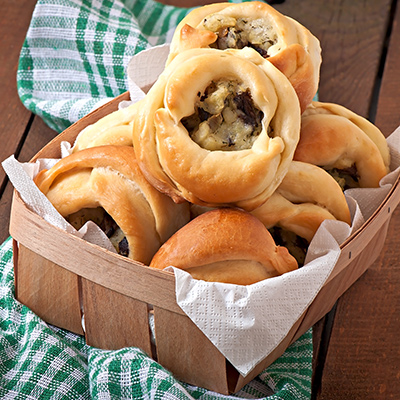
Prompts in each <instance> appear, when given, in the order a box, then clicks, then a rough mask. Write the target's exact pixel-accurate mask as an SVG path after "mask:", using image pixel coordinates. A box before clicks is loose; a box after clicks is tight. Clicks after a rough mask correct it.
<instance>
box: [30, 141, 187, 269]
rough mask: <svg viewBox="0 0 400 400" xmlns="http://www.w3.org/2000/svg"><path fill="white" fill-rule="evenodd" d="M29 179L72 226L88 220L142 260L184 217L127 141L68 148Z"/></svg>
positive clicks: (119, 248) (122, 250)
mask: <svg viewBox="0 0 400 400" xmlns="http://www.w3.org/2000/svg"><path fill="white" fill-rule="evenodd" d="M35 183H36V184H37V186H38V187H39V189H40V190H41V191H42V192H43V193H44V194H45V195H46V196H47V198H48V199H49V200H50V202H51V203H52V204H53V205H54V207H55V208H56V209H57V210H58V211H59V213H60V214H61V215H62V216H63V217H66V219H67V220H69V221H70V222H71V224H73V225H74V226H75V227H76V228H77V229H79V228H80V227H81V226H82V225H83V224H84V223H85V222H86V221H88V220H92V221H94V222H95V223H97V224H98V225H99V226H100V227H104V230H105V233H106V234H107V235H108V236H109V237H110V240H111V242H112V243H113V244H114V246H115V248H116V250H117V251H118V252H119V253H120V254H122V255H126V256H128V257H129V258H131V259H134V260H136V261H140V262H142V263H145V264H148V263H149V262H150V260H151V258H152V256H153V255H154V253H155V252H156V251H157V250H158V248H159V247H160V246H161V244H162V243H164V242H165V241H166V240H167V239H168V238H169V237H170V236H171V235H172V234H173V233H174V232H175V231H176V230H178V229H179V228H180V227H181V226H183V225H184V224H185V223H187V222H188V220H189V206H188V205H187V204H179V205H178V204H175V203H174V202H173V201H172V200H171V199H170V198H169V197H168V196H165V195H163V194H161V193H159V192H158V191H157V190H156V189H154V188H153V187H152V186H151V185H150V184H149V183H148V182H147V181H146V179H145V178H144V176H143V174H142V173H141V171H140V168H139V167H138V165H137V162H136V159H135V153H134V151H133V148H132V147H128V146H100V147H92V148H88V149H84V150H81V151H79V152H77V153H73V154H71V155H70V156H67V157H65V158H63V159H61V160H60V161H59V162H58V163H57V164H55V165H54V166H53V167H52V168H50V169H49V170H43V171H41V172H40V173H39V174H38V175H37V176H36V177H35Z"/></svg>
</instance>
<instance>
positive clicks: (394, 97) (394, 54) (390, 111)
mask: <svg viewBox="0 0 400 400" xmlns="http://www.w3.org/2000/svg"><path fill="white" fill-rule="evenodd" d="M399 14H400V9H399V8H397V10H396V15H395V18H394V21H393V27H392V34H391V37H390V42H389V48H388V54H387V58H386V63H385V68H384V72H383V77H382V85H381V90H380V96H379V100H378V107H377V114H376V120H375V123H376V125H377V126H379V128H380V129H381V130H382V132H383V133H384V134H385V135H386V136H388V135H390V134H391V133H392V132H393V131H394V130H395V129H396V128H397V127H398V126H399V125H400V113H399V93H400V74H399V65H400V51H399V50H400V16H399Z"/></svg>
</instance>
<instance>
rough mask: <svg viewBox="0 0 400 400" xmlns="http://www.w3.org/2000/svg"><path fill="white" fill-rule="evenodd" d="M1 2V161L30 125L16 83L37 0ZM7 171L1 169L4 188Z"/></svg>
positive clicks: (16, 147)
mask: <svg viewBox="0 0 400 400" xmlns="http://www.w3.org/2000/svg"><path fill="white" fill-rule="evenodd" d="M15 4H16V3H15V1H14V0H2V1H1V2H0V48H1V52H0V65H1V68H0V82H1V87H0V132H1V135H2V139H3V140H2V146H1V147H0V160H1V161H3V160H4V159H5V158H7V157H8V156H9V155H11V154H14V153H15V152H16V151H17V149H18V146H19V144H20V141H21V139H22V138H23V136H24V133H25V129H26V127H27V125H28V124H29V120H30V118H31V113H30V112H29V111H28V110H27V109H26V108H25V107H24V106H23V105H22V103H21V101H20V99H19V97H18V93H17V84H16V74H17V66H18V58H19V53H20V51H21V47H22V44H23V41H24V38H25V35H26V31H27V29H28V26H29V22H30V19H31V16H32V12H33V9H34V6H35V4H36V1H35V0H19V1H18V7H16V6H15ZM4 180H5V173H4V170H3V169H2V168H0V187H2V186H3V185H4Z"/></svg>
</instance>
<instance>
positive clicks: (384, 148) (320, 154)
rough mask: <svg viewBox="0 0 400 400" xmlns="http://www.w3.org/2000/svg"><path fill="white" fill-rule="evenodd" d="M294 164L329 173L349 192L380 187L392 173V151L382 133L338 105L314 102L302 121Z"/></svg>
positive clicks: (363, 119) (303, 115)
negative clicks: (307, 165)
mask: <svg viewBox="0 0 400 400" xmlns="http://www.w3.org/2000/svg"><path fill="white" fill-rule="evenodd" d="M294 160H297V161H303V162H307V163H311V164H315V165H318V166H320V167H323V168H324V169H326V170H327V171H329V172H330V173H331V174H332V175H333V176H334V177H335V178H336V179H337V181H338V182H339V184H340V185H341V187H342V188H343V189H344V190H345V189H348V188H354V187H362V188H366V187H369V188H373V187H378V186H379V181H380V180H381V179H382V178H383V177H384V176H385V175H386V174H387V173H388V172H389V163H390V155H389V147H388V145H387V143H386V140H385V137H384V136H383V134H382V133H381V132H380V130H379V129H378V128H377V127H376V126H375V125H373V124H372V123H371V122H369V121H367V120H366V119H365V118H363V117H361V116H359V115H357V114H355V113H354V112H352V111H350V110H348V109H347V108H345V107H343V106H340V105H338V104H331V103H321V102H313V103H312V104H311V105H310V106H309V107H308V108H307V110H306V111H305V112H304V113H303V114H302V117H301V133H300V141H299V143H298V145H297V149H296V152H295V156H294Z"/></svg>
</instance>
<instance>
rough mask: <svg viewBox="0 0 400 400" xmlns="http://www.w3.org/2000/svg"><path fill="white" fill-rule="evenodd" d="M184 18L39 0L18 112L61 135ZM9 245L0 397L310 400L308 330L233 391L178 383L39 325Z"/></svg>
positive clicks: (131, 354)
mask: <svg viewBox="0 0 400 400" xmlns="http://www.w3.org/2000/svg"><path fill="white" fill-rule="evenodd" d="M231 2H237V1H236V0H235V1H231ZM190 10H191V9H185V8H178V7H173V6H166V5H162V4H160V3H157V2H155V1H153V0H125V1H122V0H120V1H117V0H114V1H112V0H95V1H92V0H39V1H38V2H37V5H36V8H35V11H34V14H33V16H32V21H31V24H30V27H29V30H28V33H27V37H26V40H25V42H24V45H23V48H22V50H21V55H20V62H19V67H18V73H17V84H18V93H19V96H20V98H21V100H22V102H23V104H24V105H25V106H26V107H27V108H28V109H29V110H31V111H32V112H34V113H35V114H37V115H39V116H40V117H41V118H42V119H43V120H44V121H45V122H46V123H47V124H48V125H49V126H50V127H52V128H53V129H55V130H56V131H58V132H61V131H62V130H64V129H65V128H67V127H68V126H70V125H71V124H72V123H73V122H75V121H77V120H78V119H80V118H82V117H83V116H84V115H86V114H87V113H88V112H90V111H92V110H93V109H95V108H97V107H99V106H100V105H102V104H104V103H106V102H108V101H109V100H111V99H112V98H114V97H115V96H117V95H119V94H121V93H123V92H125V91H126V90H127V77H126V76H125V69H126V66H127V63H128V61H129V60H130V58H131V57H132V56H133V55H134V54H136V53H138V52H139V51H141V50H144V49H147V48H150V47H152V46H155V45H158V44H162V43H165V42H168V41H169V40H170V39H171V37H172V33H173V30H174V28H175V26H176V25H177V23H178V22H179V21H180V20H181V19H182V18H183V17H184V16H185V15H186V14H187V13H188V12H189V11H190ZM11 243H12V242H11V240H10V239H9V240H7V241H6V242H5V243H4V244H3V245H1V247H0V257H1V260H0V279H1V285H0V290H1V294H0V329H1V331H0V398H6V399H14V398H15V399H38V398H43V399H89V398H94V399H147V398H149V399H150V398H151V399H168V400H170V399H183V400H186V399H204V400H205V399H207V400H208V399H228V398H229V399H233V398H235V399H236V398H263V399H271V400H272V399H286V400H289V399H290V400H292V399H293V400H294V399H296V400H299V399H309V398H310V396H311V373H312V367H311V365H312V334H311V330H310V331H308V332H307V333H306V334H305V335H303V336H302V337H301V338H300V339H299V340H297V341H296V342H295V343H294V344H293V345H291V346H290V347H289V348H288V349H287V351H286V352H285V354H284V355H282V356H281V357H280V358H279V359H278V360H277V361H276V362H275V363H274V364H273V365H271V366H270V367H269V368H268V369H267V370H265V371H264V372H263V373H262V374H260V375H259V376H258V377H257V378H256V379H254V380H253V381H252V382H251V383H249V384H248V385H247V386H245V387H244V388H243V389H242V390H241V391H240V392H239V393H237V394H236V395H234V396H223V395H220V394H217V393H214V392H210V391H208V390H206V389H202V388H197V387H193V386H190V385H188V384H185V383H183V382H179V381H178V380H176V379H175V378H174V377H173V375H172V374H171V373H170V372H168V371H167V370H165V369H164V368H163V367H162V366H160V365H159V364H158V363H156V362H155V361H153V360H152V359H150V358H149V357H148V356H147V355H146V354H145V353H143V352H142V351H141V350H139V349H137V348H124V349H121V350H118V351H105V350H100V349H95V348H92V347H89V346H87V345H86V343H85V340H84V338H82V337H80V336H77V335H74V334H72V333H70V332H67V331H64V330H61V329H59V328H56V327H53V326H49V325H48V324H46V323H45V322H44V321H42V320H41V319H40V318H39V317H38V316H36V315H35V314H34V313H32V312H31V311H30V310H29V309H28V308H27V307H25V306H23V305H21V304H19V303H18V302H17V301H16V300H15V298H14V280H13V262H12V245H11Z"/></svg>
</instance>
